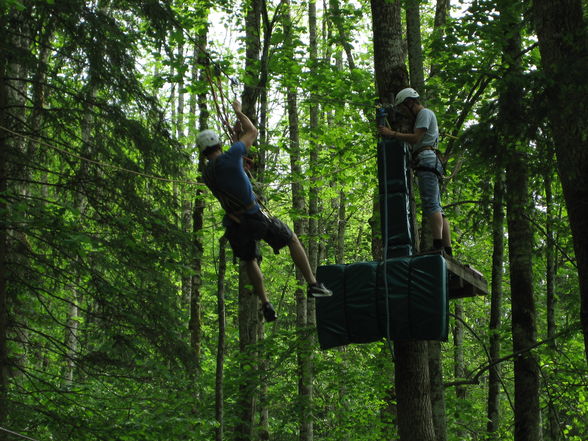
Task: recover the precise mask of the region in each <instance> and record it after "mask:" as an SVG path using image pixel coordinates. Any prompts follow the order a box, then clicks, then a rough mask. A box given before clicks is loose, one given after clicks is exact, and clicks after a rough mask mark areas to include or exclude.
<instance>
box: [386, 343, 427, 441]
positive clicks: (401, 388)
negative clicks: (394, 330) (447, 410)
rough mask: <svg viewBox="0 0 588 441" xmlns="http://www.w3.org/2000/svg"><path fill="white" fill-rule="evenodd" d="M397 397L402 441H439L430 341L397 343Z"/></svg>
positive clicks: (399, 429)
mask: <svg viewBox="0 0 588 441" xmlns="http://www.w3.org/2000/svg"><path fill="white" fill-rule="evenodd" d="M394 348H395V353H396V369H395V374H396V394H397V397H398V432H399V434H400V440H401V441H436V440H437V438H436V437H435V427H434V425H433V416H432V413H433V411H432V409H431V383H430V377H429V361H428V356H427V354H428V349H427V342H426V341H397V342H395V344H394Z"/></svg>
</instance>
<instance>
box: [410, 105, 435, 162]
mask: <svg viewBox="0 0 588 441" xmlns="http://www.w3.org/2000/svg"><path fill="white" fill-rule="evenodd" d="M414 128H415V130H416V129H425V130H426V132H425V134H424V135H423V137H422V139H421V141H420V142H418V143H416V144H415V145H413V146H412V151H413V152H416V151H417V150H418V149H420V148H421V147H425V146H429V147H433V148H437V142H438V139H439V128H438V126H437V117H436V116H435V113H434V112H433V111H432V110H429V109H422V110H421V111H420V112H419V113H418V115H417V117H416V121H415V123H414Z"/></svg>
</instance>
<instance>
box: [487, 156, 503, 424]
mask: <svg viewBox="0 0 588 441" xmlns="http://www.w3.org/2000/svg"><path fill="white" fill-rule="evenodd" d="M504 179H505V176H504V170H503V169H502V167H501V166H498V171H497V173H496V178H495V182H494V197H493V199H492V245H493V247H492V249H493V251H492V282H491V289H490V295H491V296H492V297H491V300H490V329H489V332H490V348H489V355H490V356H489V362H490V363H497V360H498V359H499V358H500V347H501V344H500V342H501V336H500V326H501V322H502V314H503V312H502V297H503V295H502V294H503V291H502V274H503V269H504ZM499 424H500V365H498V364H494V365H493V366H491V367H490V371H489V378H488V424H487V425H486V428H487V431H488V432H489V433H490V434H492V433H494V432H496V431H497V430H498V426H499Z"/></svg>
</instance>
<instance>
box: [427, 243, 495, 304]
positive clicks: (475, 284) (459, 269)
mask: <svg viewBox="0 0 588 441" xmlns="http://www.w3.org/2000/svg"><path fill="white" fill-rule="evenodd" d="M424 254H441V255H442V256H443V257H444V258H445V262H446V264H447V272H448V278H449V293H448V294H449V298H450V299H458V298H462V297H474V296H477V295H478V296H479V295H486V294H488V282H487V281H486V279H485V278H484V275H483V274H482V273H481V272H480V271H478V270H476V269H475V268H473V267H471V266H470V265H464V264H462V263H460V262H459V261H458V260H457V259H455V258H454V257H453V256H450V255H448V254H446V253H445V252H444V251H442V250H436V251H427V252H424V253H419V254H418V255H419V256H420V255H424Z"/></svg>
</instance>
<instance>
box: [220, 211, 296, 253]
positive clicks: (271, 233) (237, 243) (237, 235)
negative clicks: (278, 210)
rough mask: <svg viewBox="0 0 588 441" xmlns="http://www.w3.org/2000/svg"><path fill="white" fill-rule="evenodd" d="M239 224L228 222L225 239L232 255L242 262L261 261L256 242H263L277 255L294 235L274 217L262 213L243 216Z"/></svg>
mask: <svg viewBox="0 0 588 441" xmlns="http://www.w3.org/2000/svg"><path fill="white" fill-rule="evenodd" d="M239 220H240V222H239V223H237V222H236V221H234V220H229V222H228V225H227V230H226V237H227V239H228V241H229V244H230V245H231V248H232V249H233V254H234V255H235V257H238V258H239V259H242V260H246V261H247V260H253V259H261V252H260V250H259V246H258V243H257V242H258V241H259V240H264V241H265V242H267V243H268V245H269V246H270V247H272V249H273V250H274V253H276V254H278V253H279V252H280V250H281V249H282V248H284V247H285V246H286V245H288V243H289V242H290V240H291V239H292V236H293V234H294V233H292V230H291V229H290V228H289V227H288V225H286V224H285V223H284V222H282V221H281V220H279V219H278V218H276V217H271V218H268V217H267V216H265V215H264V214H263V213H262V212H260V211H258V212H257V213H254V214H243V215H240V216H239Z"/></svg>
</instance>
